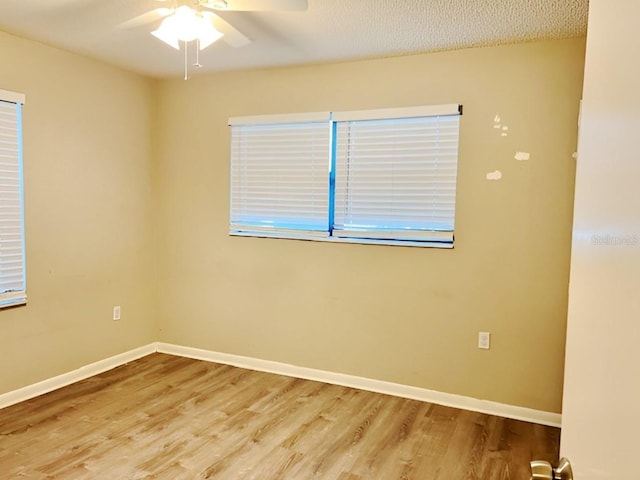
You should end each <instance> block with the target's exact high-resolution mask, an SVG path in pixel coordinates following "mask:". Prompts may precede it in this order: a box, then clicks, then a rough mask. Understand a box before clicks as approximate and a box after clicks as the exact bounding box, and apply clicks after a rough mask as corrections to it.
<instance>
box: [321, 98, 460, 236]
mask: <svg viewBox="0 0 640 480" xmlns="http://www.w3.org/2000/svg"><path fill="white" fill-rule="evenodd" d="M458 108H459V107H458V105H445V106H442V107H440V108H438V107H423V108H421V107H416V108H410V109H397V110H374V111H370V112H366V111H365V112H344V113H337V114H335V117H334V120H335V121H336V123H337V147H336V148H337V150H336V175H335V177H336V187H335V220H334V227H333V228H334V231H333V235H334V236H338V237H349V238H363V239H376V238H377V239H387V240H413V241H428V242H442V243H453V230H454V219H455V200H456V176H457V161H458V131H459V111H458Z"/></svg>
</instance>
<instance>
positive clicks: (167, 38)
mask: <svg viewBox="0 0 640 480" xmlns="http://www.w3.org/2000/svg"><path fill="white" fill-rule="evenodd" d="M151 35H153V36H154V37H156V38H157V39H158V40H162V41H163V42H164V43H166V44H167V45H169V46H171V47H173V48H175V49H176V50H180V43H179V42H178V38H177V37H176V36H175V34H174V32H173V31H172V30H171V29H169V28H166V25H165V23H164V21H163V22H162V24H161V25H160V27H159V28H158V29H157V30H154V31H153V32H151Z"/></svg>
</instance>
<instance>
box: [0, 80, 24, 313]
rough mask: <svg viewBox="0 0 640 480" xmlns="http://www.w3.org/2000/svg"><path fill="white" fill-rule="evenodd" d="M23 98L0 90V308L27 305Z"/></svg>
mask: <svg viewBox="0 0 640 480" xmlns="http://www.w3.org/2000/svg"><path fill="white" fill-rule="evenodd" d="M24 100H25V99H24V95H21V94H17V93H13V92H8V91H6V90H0V202H1V203H0V308H5V307H11V306H16V305H21V304H25V303H26V302H27V291H26V279H25V277H26V275H25V248H24V203H23V181H22V105H23V104H24Z"/></svg>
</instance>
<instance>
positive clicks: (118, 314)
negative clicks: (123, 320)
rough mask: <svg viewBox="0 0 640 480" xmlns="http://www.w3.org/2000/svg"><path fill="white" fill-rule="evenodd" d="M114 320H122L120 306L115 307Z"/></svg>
mask: <svg viewBox="0 0 640 480" xmlns="http://www.w3.org/2000/svg"><path fill="white" fill-rule="evenodd" d="M113 319H114V320H120V305H116V306H115V307H113Z"/></svg>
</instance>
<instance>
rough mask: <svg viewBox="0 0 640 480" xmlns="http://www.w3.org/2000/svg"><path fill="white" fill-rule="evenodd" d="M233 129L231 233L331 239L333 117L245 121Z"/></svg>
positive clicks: (236, 122) (234, 124)
mask: <svg viewBox="0 0 640 480" xmlns="http://www.w3.org/2000/svg"><path fill="white" fill-rule="evenodd" d="M229 124H230V126H231V212H230V216H231V227H230V230H231V233H232V234H239V235H242V234H250V235H251V234H253V235H255V234H258V235H259V234H260V233H261V232H262V233H265V234H273V233H274V232H275V233H287V232H288V234H289V235H293V236H295V235H296V234H297V233H304V234H305V235H323V236H326V235H327V231H328V228H329V227H328V216H327V210H328V202H329V192H328V188H327V187H328V179H329V166H330V161H329V159H330V152H331V127H330V123H329V114H328V113H320V114H307V115H283V116H273V117H271V116H261V117H242V118H235V119H234V118H232V119H230V120H229Z"/></svg>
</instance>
